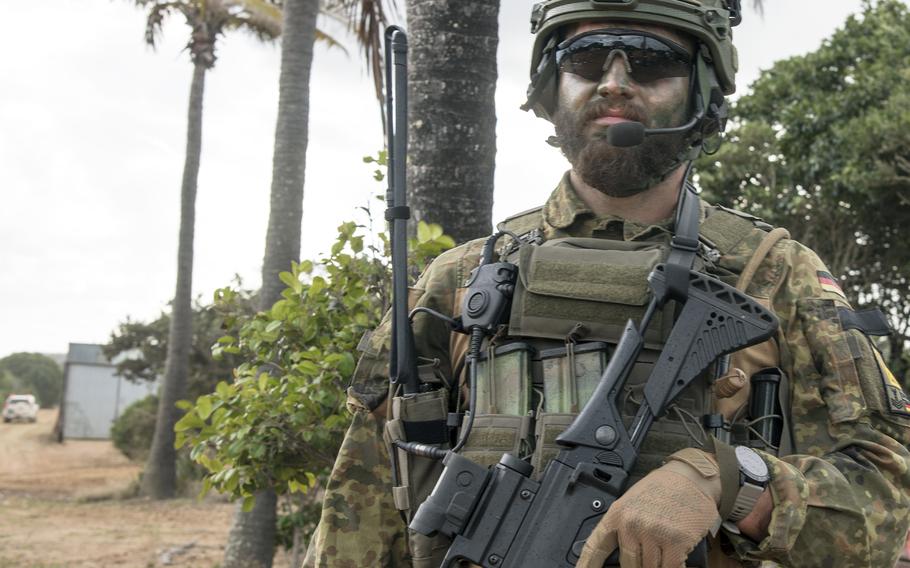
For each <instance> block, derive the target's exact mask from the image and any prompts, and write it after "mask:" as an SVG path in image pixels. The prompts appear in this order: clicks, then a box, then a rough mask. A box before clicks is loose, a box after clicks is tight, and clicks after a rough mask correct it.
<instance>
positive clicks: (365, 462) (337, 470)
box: [303, 411, 409, 568]
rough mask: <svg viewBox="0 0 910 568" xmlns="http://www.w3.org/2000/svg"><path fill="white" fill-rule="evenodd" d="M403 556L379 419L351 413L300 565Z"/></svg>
mask: <svg viewBox="0 0 910 568" xmlns="http://www.w3.org/2000/svg"><path fill="white" fill-rule="evenodd" d="M349 566H387V567H390V568H399V567H401V568H403V567H404V566H409V563H408V562H407V529H406V527H405V525H404V522H403V521H402V520H401V517H400V516H399V514H398V510H397V509H395V504H394V502H393V501H392V474H391V470H390V466H389V459H388V454H387V453H386V450H385V447H384V445H383V442H382V434H381V426H380V424H379V421H378V420H377V419H376V418H375V417H374V416H373V415H372V414H370V413H368V412H366V411H360V412H357V413H355V415H354V421H353V422H352V423H351V426H350V428H348V431H347V433H346V434H345V437H344V441H343V442H342V444H341V449H340V450H339V452H338V457H337V458H336V459H335V466H334V467H333V468H332V473H331V475H330V476H329V481H328V484H327V485H326V488H325V500H324V502H323V506H322V514H321V516H320V519H319V526H318V527H317V528H316V532H315V533H314V534H313V538H312V540H311V541H310V546H309V548H308V550H307V555H306V559H305V560H304V563H303V567H304V568H316V567H319V568H346V567H349Z"/></svg>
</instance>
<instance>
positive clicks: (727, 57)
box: [522, 0, 742, 132]
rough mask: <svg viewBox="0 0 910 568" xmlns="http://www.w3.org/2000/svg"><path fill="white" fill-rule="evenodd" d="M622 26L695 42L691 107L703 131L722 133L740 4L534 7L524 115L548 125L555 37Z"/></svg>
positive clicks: (559, 3) (575, 2)
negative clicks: (587, 27)
mask: <svg viewBox="0 0 910 568" xmlns="http://www.w3.org/2000/svg"><path fill="white" fill-rule="evenodd" d="M611 20H614V21H624V22H634V23H641V24H650V25H657V26H663V27H666V28H671V29H674V30H677V31H680V32H682V33H684V34H687V35H688V36H690V37H691V38H693V39H694V40H695V41H696V42H697V48H696V54H695V55H696V68H695V77H696V83H695V84H693V88H694V90H695V93H694V94H695V96H696V101H695V103H696V105H701V107H702V108H701V110H702V111H703V112H704V113H705V115H706V116H705V123H706V126H705V127H703V130H713V131H714V132H717V131H722V130H723V122H724V119H725V115H726V103H725V101H724V95H729V94H732V93H733V92H734V91H735V90H736V84H735V76H736V71H737V67H738V62H737V56H736V48H735V47H734V46H733V33H732V28H733V27H734V26H736V25H738V24H739V23H740V21H741V20H742V11H741V6H740V0H544V1H542V2H538V3H537V4H535V5H534V8H533V10H532V13H531V33H533V34H535V35H536V38H535V41H534V49H533V52H532V58H531V84H530V86H529V87H528V101H527V102H526V103H525V104H524V105H523V106H522V108H523V109H524V110H534V112H535V114H537V115H538V116H540V117H543V118H547V119H549V118H550V116H551V115H552V113H553V110H554V109H555V104H556V84H557V68H556V61H555V50H556V45H557V44H558V43H559V41H560V34H559V31H560V30H561V29H562V28H564V27H565V26H568V25H572V24H575V23H579V22H591V21H604V22H609V21H611Z"/></svg>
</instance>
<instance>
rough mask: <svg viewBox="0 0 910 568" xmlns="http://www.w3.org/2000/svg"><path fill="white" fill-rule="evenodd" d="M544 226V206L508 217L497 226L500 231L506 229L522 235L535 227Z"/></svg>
mask: <svg viewBox="0 0 910 568" xmlns="http://www.w3.org/2000/svg"><path fill="white" fill-rule="evenodd" d="M542 227H543V207H542V206H541V207H534V208H533V209H528V210H527V211H522V212H521V213H516V214H515V215H512V216H511V217H506V219H505V220H504V221H502V222H501V223H499V224H498V225H497V226H496V228H497V229H499V230H500V231H501V230H503V229H506V230H508V231H511V232H513V233H515V234H516V235H518V236H519V237H522V236H524V235H526V234H528V233H530V232H531V231H533V230H535V229H540V228H542Z"/></svg>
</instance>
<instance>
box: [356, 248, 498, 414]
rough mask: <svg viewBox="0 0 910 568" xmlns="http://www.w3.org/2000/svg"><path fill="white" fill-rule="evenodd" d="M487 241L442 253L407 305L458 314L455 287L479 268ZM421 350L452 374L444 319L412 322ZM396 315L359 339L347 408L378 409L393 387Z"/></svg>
mask: <svg viewBox="0 0 910 568" xmlns="http://www.w3.org/2000/svg"><path fill="white" fill-rule="evenodd" d="M482 248H483V240H477V241H471V242H469V243H466V244H464V245H461V246H459V247H456V248H454V249H451V250H448V251H446V252H444V253H442V254H441V255H439V257H438V258H436V260H434V261H433V262H432V263H430V265H429V266H427V268H426V269H425V270H424V271H423V274H421V275H420V278H419V279H418V280H417V283H416V284H414V286H411V287H410V288H409V289H408V305H409V309H414V308H415V307H417V306H422V307H426V308H431V309H433V310H435V311H438V312H441V313H443V314H445V315H448V316H454V315H457V313H456V312H457V308H458V306H457V299H458V298H460V295H458V294H457V290H458V289H459V288H461V287H463V286H464V283H465V281H466V280H467V278H468V276H469V275H470V272H471V270H472V269H473V268H474V267H475V266H477V264H478V262H479V259H480V254H481V250H482ZM413 326H414V343H415V346H416V348H417V354H418V356H419V357H422V358H423V359H426V360H438V362H439V367H440V370H441V371H442V373H443V374H444V375H445V376H446V378H447V379H449V378H451V373H452V369H451V367H452V357H451V355H450V331H449V328H448V327H447V326H446V325H445V323H443V322H441V321H439V320H438V319H435V318H433V317H431V316H429V315H427V314H417V315H416V316H415V318H414V322H413ZM391 336H392V317H391V312H387V313H386V314H385V317H383V318H382V322H381V323H380V324H379V326H378V327H376V329H374V330H373V331H371V332H369V333H367V334H366V335H365V336H364V337H363V339H362V340H361V342H360V345H359V346H358V349H359V350H360V352H361V353H360V359H359V361H358V363H357V369H356V370H355V371H354V376H353V378H352V381H351V385H350V388H349V389H348V396H349V404H348V407H349V408H351V407H352V403H353V405H354V406H358V405H359V406H362V407H364V408H366V409H368V410H374V409H376V407H378V406H379V405H380V404H381V403H382V402H383V401H384V400H385V398H386V396H387V395H388V391H389V350H390V349H391Z"/></svg>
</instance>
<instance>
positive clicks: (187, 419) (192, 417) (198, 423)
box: [174, 411, 205, 432]
mask: <svg viewBox="0 0 910 568" xmlns="http://www.w3.org/2000/svg"><path fill="white" fill-rule="evenodd" d="M204 426H205V422H203V421H202V420H201V419H200V418H199V416H197V415H196V413H195V412H192V411H190V412H187V413H186V414H184V415H183V418H181V419H180V420H178V421H177V423H176V424H174V431H175V432H184V431H186V430H192V429H194V428H203V427H204Z"/></svg>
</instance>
